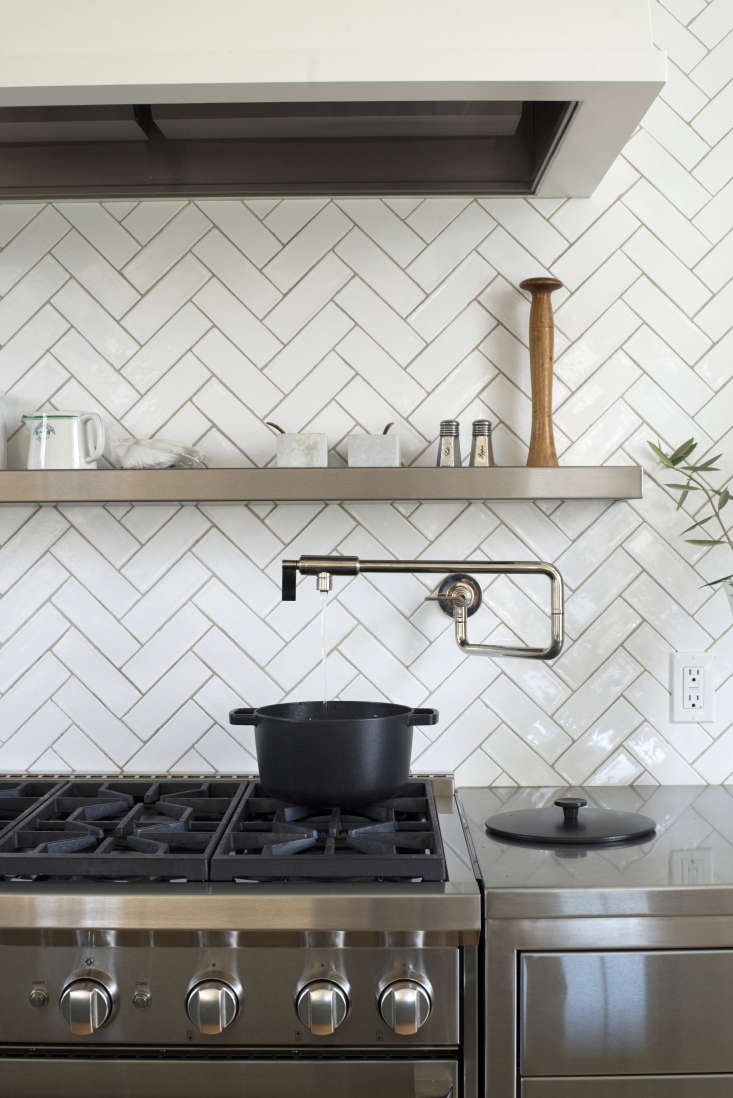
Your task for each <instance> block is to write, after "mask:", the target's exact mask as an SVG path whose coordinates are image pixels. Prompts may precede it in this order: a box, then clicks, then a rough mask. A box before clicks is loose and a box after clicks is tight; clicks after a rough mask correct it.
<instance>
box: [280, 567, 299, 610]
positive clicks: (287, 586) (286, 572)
mask: <svg viewBox="0 0 733 1098" xmlns="http://www.w3.org/2000/svg"><path fill="white" fill-rule="evenodd" d="M297 579H298V563H297V561H294V560H284V561H283V564H282V598H283V602H295V592H296V584H297Z"/></svg>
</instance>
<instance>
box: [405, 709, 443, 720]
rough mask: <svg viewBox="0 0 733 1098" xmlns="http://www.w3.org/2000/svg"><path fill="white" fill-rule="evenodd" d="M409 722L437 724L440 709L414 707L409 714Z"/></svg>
mask: <svg viewBox="0 0 733 1098" xmlns="http://www.w3.org/2000/svg"><path fill="white" fill-rule="evenodd" d="M407 723H408V724H437V723H438V710H437V709H413V710H412V712H411V713H408V714H407Z"/></svg>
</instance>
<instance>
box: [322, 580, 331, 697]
mask: <svg viewBox="0 0 733 1098" xmlns="http://www.w3.org/2000/svg"><path fill="white" fill-rule="evenodd" d="M328 596H329V592H328V591H323V592H321V600H322V601H321V699H322V701H323V708H324V709H326V708H327V706H328V671H327V667H326V656H327V652H326V608H327V607H328Z"/></svg>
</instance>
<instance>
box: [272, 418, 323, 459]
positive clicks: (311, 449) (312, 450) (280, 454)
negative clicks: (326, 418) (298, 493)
mask: <svg viewBox="0 0 733 1098" xmlns="http://www.w3.org/2000/svg"><path fill="white" fill-rule="evenodd" d="M267 426H268V427H272V428H273V430H275V431H277V432H278V435H277V440H276V443H275V454H276V461H277V467H278V469H325V468H326V466H327V465H328V436H327V435H325V434H320V433H315V432H314V433H313V434H307V433H302V434H292V435H290V434H288V433H287V432H286V431H283V429H282V427H278V425H277V423H271V422H270V421H269V420H268V421H267Z"/></svg>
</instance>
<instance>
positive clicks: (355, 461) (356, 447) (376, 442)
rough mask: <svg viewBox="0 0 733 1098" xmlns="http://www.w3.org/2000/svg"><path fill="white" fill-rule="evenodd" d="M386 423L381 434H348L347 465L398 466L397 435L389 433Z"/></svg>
mask: <svg viewBox="0 0 733 1098" xmlns="http://www.w3.org/2000/svg"><path fill="white" fill-rule="evenodd" d="M390 427H394V424H393V423H388V424H387V426H386V427H385V428H384V430H383V431H382V433H381V435H349V438H348V441H347V454H348V459H349V465H350V466H351V467H352V468H359V469H384V468H393V469H396V468H399V465H400V439H399V435H390V434H389V433H388V432H389V429H390Z"/></svg>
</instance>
